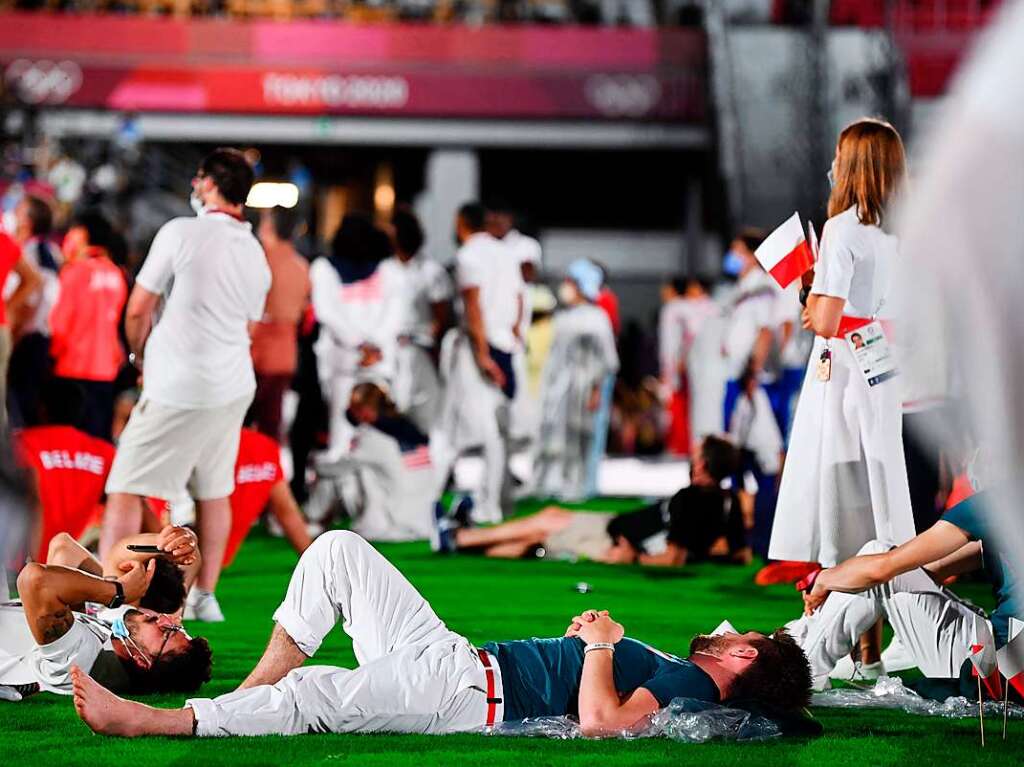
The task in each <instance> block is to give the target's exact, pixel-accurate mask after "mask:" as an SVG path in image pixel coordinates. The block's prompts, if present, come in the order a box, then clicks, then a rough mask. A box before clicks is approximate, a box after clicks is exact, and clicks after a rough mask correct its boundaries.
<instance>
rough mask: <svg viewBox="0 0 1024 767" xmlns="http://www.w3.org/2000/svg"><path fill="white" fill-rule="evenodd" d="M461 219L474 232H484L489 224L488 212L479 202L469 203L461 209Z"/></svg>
mask: <svg viewBox="0 0 1024 767" xmlns="http://www.w3.org/2000/svg"><path fill="white" fill-rule="evenodd" d="M459 218H460V219H462V223H463V224H465V225H466V226H467V227H468V228H470V229H472V230H473V231H474V232H482V231H483V229H484V225H485V224H486V223H487V210H486V209H485V208H484V206H483V205H481V204H480V203H478V202H467V203H464V204H463V206H462V207H461V208H459Z"/></svg>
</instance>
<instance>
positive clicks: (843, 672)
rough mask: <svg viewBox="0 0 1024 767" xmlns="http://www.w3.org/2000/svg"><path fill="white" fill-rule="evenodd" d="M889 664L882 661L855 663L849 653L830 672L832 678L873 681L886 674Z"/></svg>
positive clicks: (847, 680)
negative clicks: (886, 664)
mask: <svg viewBox="0 0 1024 767" xmlns="http://www.w3.org/2000/svg"><path fill="white" fill-rule="evenodd" d="M886 668H887V666H885V665H883V664H882V662H881V661H879V662H877V663H861V662H860V661H858V662H856V663H854V661H853V658H851V657H850V656H849V655H845V656H843V657H842V658H841V659H840V660H839V662H838V663H836V667H835V668H834V669H832V671H831V672H830V673H829V677H831V678H832V679H839V680H842V681H844V682H873V681H875V680H876V679H878V678H880V677H883V676H886V673H885V671H886Z"/></svg>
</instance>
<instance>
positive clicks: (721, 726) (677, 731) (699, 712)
mask: <svg viewBox="0 0 1024 767" xmlns="http://www.w3.org/2000/svg"><path fill="white" fill-rule="evenodd" d="M484 732H485V734H487V735H504V736H514V737H531V738H551V739H554V740H573V739H575V738H583V737H586V736H584V734H583V731H582V730H581V729H580V725H579V722H577V721H576V720H575V719H571V718H570V717H567V716H552V717H541V718H537V719H525V720H523V721H521V722H502V723H500V724H497V725H495V726H494V727H491V728H487V729H485V730H484ZM781 735H782V731H781V730H780V729H779V727H778V725H776V724H775V722H773V721H772V720H770V719H768V718H766V717H763V716H757V715H756V714H752V713H750V712H749V711H743V710H740V709H735V708H727V707H725V706H717V705H715V704H713V703H705V702H703V701H698V700H692V699H689V698H676V699H675V700H673V701H672V702H671V703H670V704H669V705H668V706H666V707H665V708H663V709H661V710H660V711H658V713H656V714H655V715H654V716H653V717H651V723H650V725H649V726H648V727H647V728H646V729H644V730H642V731H640V732H632V731H629V730H624V731H622V732H620V733H616V734H615V735H608V736H605V737H615V738H626V739H633V738H669V739H671V740H675V741H680V742H683V743H706V742H708V741H710V740H727V741H736V742H741V743H742V742H748V741H762V740H770V739H772V738H778V737H780V736H781Z"/></svg>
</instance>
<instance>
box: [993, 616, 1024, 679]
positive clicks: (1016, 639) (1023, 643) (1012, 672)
mask: <svg viewBox="0 0 1024 767" xmlns="http://www.w3.org/2000/svg"><path fill="white" fill-rule="evenodd" d="M996 662H997V663H998V664H999V671H1000V672H1001V673H1002V675H1003V676H1005V677H1006V681H1007V682H1009V683H1010V684H1012V685H1013V686H1014V688H1015V689H1016V690H1017V692H1019V693H1020V694H1021V695H1024V621H1019V620H1017V619H1016V618H1010V641H1009V642H1007V643H1006V644H1005V645H1004V646H1003V649H1002V650H1000V651H999V652H997V653H996Z"/></svg>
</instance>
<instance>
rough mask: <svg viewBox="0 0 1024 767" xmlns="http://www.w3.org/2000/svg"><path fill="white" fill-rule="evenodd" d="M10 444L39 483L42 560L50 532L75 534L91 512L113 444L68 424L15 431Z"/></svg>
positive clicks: (82, 527)
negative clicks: (41, 516) (13, 441)
mask: <svg viewBox="0 0 1024 767" xmlns="http://www.w3.org/2000/svg"><path fill="white" fill-rule="evenodd" d="M15 448H16V450H17V454H18V460H19V462H20V463H21V464H22V465H23V466H27V467H29V468H30V469H32V472H33V473H34V474H35V477H36V483H37V484H38V487H39V502H40V504H41V505H42V509H43V537H42V540H41V542H40V549H39V551H38V552H37V555H36V558H37V560H38V561H40V562H45V561H46V551H47V548H48V546H49V544H50V539H51V538H52V537H53V536H55V535H56V534H57V533H68V534H69V535H71V536H72V537H73V538H78V537H80V536H81V535H82V533H83V532H85V528H86V526H87V525H88V524H89V522H90V520H92V518H93V516H94V515H95V514H96V509H97V504H99V502H100V498H101V497H102V495H103V487H104V485H105V484H106V482H107V474H108V473H109V472H110V464H111V462H112V461H113V460H114V446H113V445H111V444H110V443H109V442H104V441H103V440H102V439H96V438H95V437H90V436H89V435H88V434H86V433H84V432H81V431H79V430H78V429H75V428H74V427H71V426H34V427H32V428H31V429H22V430H21V431H20V432H18V433H17V435H16V437H15Z"/></svg>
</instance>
